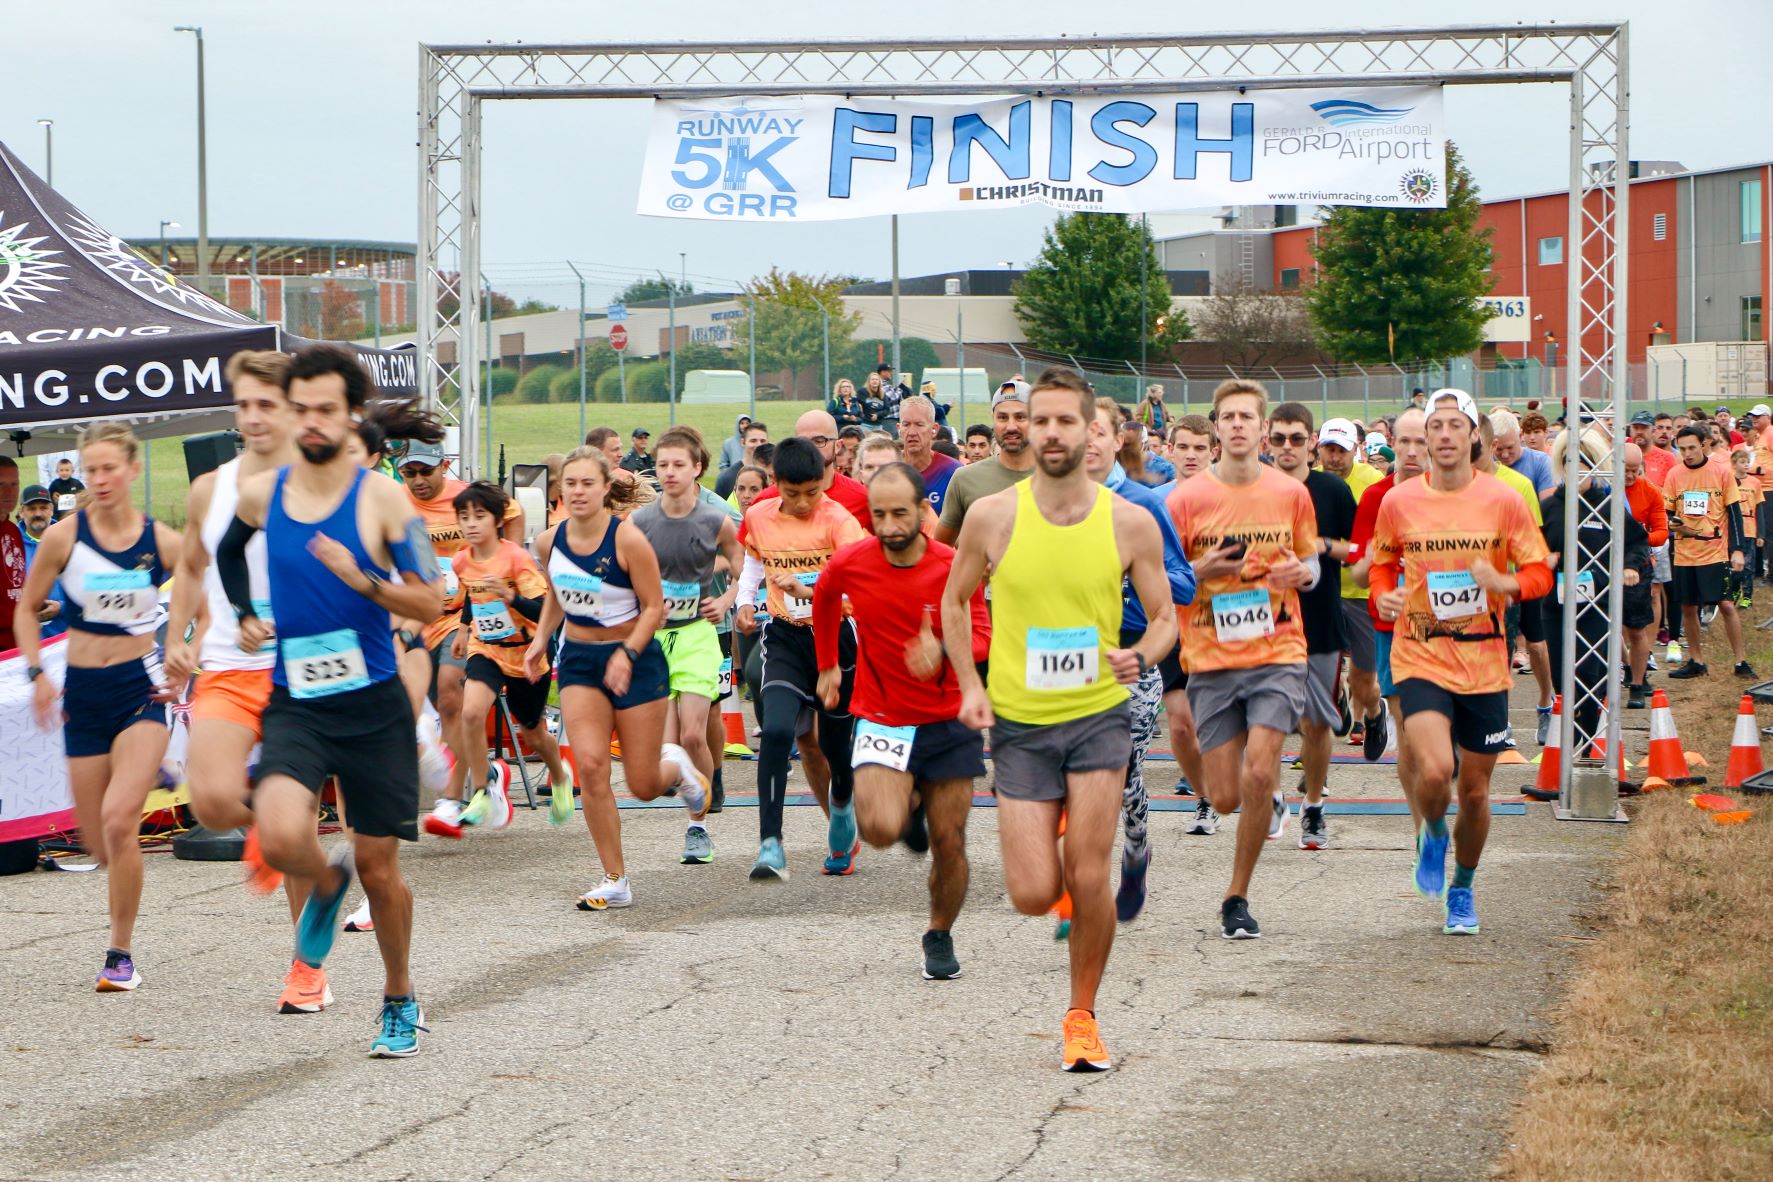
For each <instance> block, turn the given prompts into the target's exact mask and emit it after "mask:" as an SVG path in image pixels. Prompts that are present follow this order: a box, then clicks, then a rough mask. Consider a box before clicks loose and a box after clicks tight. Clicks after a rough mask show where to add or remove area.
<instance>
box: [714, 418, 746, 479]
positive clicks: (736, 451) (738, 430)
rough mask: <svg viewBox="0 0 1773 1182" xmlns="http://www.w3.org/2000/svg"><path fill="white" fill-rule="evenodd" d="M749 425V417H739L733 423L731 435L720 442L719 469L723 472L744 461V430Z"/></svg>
mask: <svg viewBox="0 0 1773 1182" xmlns="http://www.w3.org/2000/svg"><path fill="white" fill-rule="evenodd" d="M750 425H751V416H750V415H740V416H739V417H738V419H737V420H735V421H734V423H733V433H732V434H731V435H728V436H727V437H726V438H725V439H723V440H721V441H720V469H721V471H723V472H724V471H725V470H726V469H728V468H730V467H732V466H733V465H734V464H740V463H743V462H744V460H745V428H747V427H749V426H750Z"/></svg>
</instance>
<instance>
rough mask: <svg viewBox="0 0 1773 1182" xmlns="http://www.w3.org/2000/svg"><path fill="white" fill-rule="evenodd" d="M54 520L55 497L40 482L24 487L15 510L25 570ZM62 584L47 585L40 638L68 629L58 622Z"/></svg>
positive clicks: (41, 615) (38, 616) (60, 611)
mask: <svg viewBox="0 0 1773 1182" xmlns="http://www.w3.org/2000/svg"><path fill="white" fill-rule="evenodd" d="M54 520H55V498H54V497H52V496H51V495H50V493H49V490H48V489H47V488H44V487H43V486H42V485H41V484H33V485H31V486H30V487H29V488H27V489H25V493H24V497H23V499H22V501H21V502H20V504H19V509H18V528H19V536H20V537H21V538H22V539H23V540H24V544H25V571H26V572H27V573H29V571H30V569H31V561H32V560H33V559H35V558H36V557H37V543H39V542H41V541H42V540H43V531H44V530H46V529H48V528H49V527H50V524H51V523H52V522H54ZM62 602H63V600H62V585H61V583H59V582H58V583H56V585H55V586H54V587H52V588H50V592H49V598H48V600H47V601H46V602H45V603H44V605H43V610H42V611H40V612H38V613H37V620H38V623H39V624H40V625H41V631H42V634H43V639H45V640H48V639H49V638H50V637H52V636H60V635H61V634H62V633H64V632H66V631H67V630H68V626H67V625H66V624H64V623H62V621H61V614H62Z"/></svg>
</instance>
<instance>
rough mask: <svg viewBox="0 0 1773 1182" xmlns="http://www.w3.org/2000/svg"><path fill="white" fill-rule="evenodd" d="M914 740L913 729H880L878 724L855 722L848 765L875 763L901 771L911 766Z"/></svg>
mask: <svg viewBox="0 0 1773 1182" xmlns="http://www.w3.org/2000/svg"><path fill="white" fill-rule="evenodd" d="M916 738H917V728H916V727H914V726H882V725H880V723H878V722H869V721H867V720H866V719H861V718H858V719H856V739H855V743H854V745H853V747H852V748H851V750H850V766H851V767H861V766H862V765H863V764H865V763H878V764H879V765H880V766H881V767H890V768H892V769H893V770H894V771H895V772H902V771H904V770H905V769H906V768H907V767H909V766H910V765H911V744H912V742H913V741H914V740H915V739H916Z"/></svg>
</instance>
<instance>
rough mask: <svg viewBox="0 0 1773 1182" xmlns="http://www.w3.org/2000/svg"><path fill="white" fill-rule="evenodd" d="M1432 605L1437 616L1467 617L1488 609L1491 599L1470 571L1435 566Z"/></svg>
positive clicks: (1430, 584) (1431, 573) (1430, 577)
mask: <svg viewBox="0 0 1773 1182" xmlns="http://www.w3.org/2000/svg"><path fill="white" fill-rule="evenodd" d="M1428 606H1429V608H1430V609H1432V610H1433V612H1434V618H1435V619H1437V620H1465V619H1470V618H1471V617H1472V616H1475V615H1477V614H1478V613H1480V612H1482V611H1484V609H1485V608H1486V607H1488V606H1489V601H1488V600H1487V599H1486V598H1485V596H1484V589H1483V588H1482V587H1480V586H1478V585H1477V580H1476V579H1474V578H1472V577H1471V572H1470V571H1463V570H1431V571H1429V572H1428Z"/></svg>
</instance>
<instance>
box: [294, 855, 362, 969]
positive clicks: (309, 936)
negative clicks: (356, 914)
mask: <svg viewBox="0 0 1773 1182" xmlns="http://www.w3.org/2000/svg"><path fill="white" fill-rule="evenodd" d="M327 864H328V865H330V866H331V867H332V868H333V869H335V870H337V871H338V872H339V884H338V886H336V887H334V888H333V889H332V890H330V891H327V890H322V889H321V888H320V886H319V885H318V884H316V885H315V887H314V889H313V890H311V891H309V892H308V901H307V903H305V904H304V905H303V906H302V914H301V918H299V919H297V920H296V941H295V945H296V946H295V953H296V959H297V960H299V961H302V962H304V963H306V964H311V965H313V966H314V967H315V968H319V967H320V966H321V965H323V964H325V963H326V955H327V953H329V952H331V951H332V942H333V941H334V940H336V939H337V938H338V934H339V909H340V908H342V907H343V906H344V905H345V895H346V894H347V893H348V892H349V891H350V889H351V879H352V878H354V877H355V876H356V873H357V855H356V854H355V853H354V852H353V851H352V849H351V843H350V842H348V841H347V842H343V843H341V844H340V845H338V846H336V847H334V849H333V851H332V856H331V857H330V858H328V859H327Z"/></svg>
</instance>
